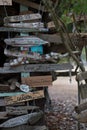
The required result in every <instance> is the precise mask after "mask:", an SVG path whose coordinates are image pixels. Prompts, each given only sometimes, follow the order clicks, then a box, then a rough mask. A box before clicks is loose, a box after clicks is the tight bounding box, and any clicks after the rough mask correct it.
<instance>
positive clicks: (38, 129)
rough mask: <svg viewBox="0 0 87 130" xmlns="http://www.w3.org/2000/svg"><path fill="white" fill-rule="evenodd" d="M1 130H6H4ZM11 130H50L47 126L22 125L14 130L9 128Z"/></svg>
mask: <svg viewBox="0 0 87 130" xmlns="http://www.w3.org/2000/svg"><path fill="white" fill-rule="evenodd" d="M1 130H6V129H4V128H2V129H1ZM9 130H48V128H47V127H46V126H29V125H21V126H17V127H14V128H9Z"/></svg>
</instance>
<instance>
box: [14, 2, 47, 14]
mask: <svg viewBox="0 0 87 130" xmlns="http://www.w3.org/2000/svg"><path fill="white" fill-rule="evenodd" d="M13 1H14V2H16V3H19V4H21V5H24V6H27V7H31V8H34V9H36V10H38V9H39V7H40V5H39V4H37V3H35V2H31V1H28V0H13ZM40 10H41V11H46V10H45V9H44V6H41V8H40Z"/></svg>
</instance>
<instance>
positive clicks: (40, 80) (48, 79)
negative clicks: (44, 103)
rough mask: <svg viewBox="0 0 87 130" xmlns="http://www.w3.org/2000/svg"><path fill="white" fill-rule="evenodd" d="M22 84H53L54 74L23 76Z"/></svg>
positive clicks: (40, 85)
mask: <svg viewBox="0 0 87 130" xmlns="http://www.w3.org/2000/svg"><path fill="white" fill-rule="evenodd" d="M21 81H22V84H27V85H29V86H30V87H46V86H50V85H52V76H51V75H48V76H32V77H27V78H25V77H22V78H21Z"/></svg>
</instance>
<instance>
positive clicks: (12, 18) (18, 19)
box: [4, 13, 42, 23]
mask: <svg viewBox="0 0 87 130" xmlns="http://www.w3.org/2000/svg"><path fill="white" fill-rule="evenodd" d="M41 18H42V16H41V15H40V14H39V13H34V14H25V15H16V16H8V17H5V18H4V23H9V22H23V21H26V20H30V21H31V20H36V19H41Z"/></svg>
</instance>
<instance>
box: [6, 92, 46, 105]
mask: <svg viewBox="0 0 87 130" xmlns="http://www.w3.org/2000/svg"><path fill="white" fill-rule="evenodd" d="M39 98H44V91H43V90H40V91H35V92H29V93H26V94H21V95H18V96H12V97H5V98H4V100H5V103H6V105H9V104H14V103H18V102H25V101H31V100H35V99H39Z"/></svg>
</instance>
